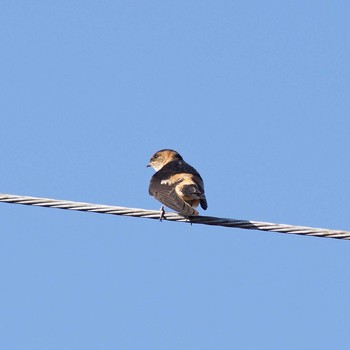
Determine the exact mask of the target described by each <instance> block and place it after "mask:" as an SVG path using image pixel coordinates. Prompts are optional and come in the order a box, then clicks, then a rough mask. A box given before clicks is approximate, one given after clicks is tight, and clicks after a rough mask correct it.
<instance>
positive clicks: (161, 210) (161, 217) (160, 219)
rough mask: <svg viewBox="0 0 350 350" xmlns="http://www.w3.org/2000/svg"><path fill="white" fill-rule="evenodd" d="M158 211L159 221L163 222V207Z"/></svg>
mask: <svg viewBox="0 0 350 350" xmlns="http://www.w3.org/2000/svg"><path fill="white" fill-rule="evenodd" d="M159 211H160V215H159V221H163V219H164V214H165V210H164V205H162V206H161V208H160V209H159Z"/></svg>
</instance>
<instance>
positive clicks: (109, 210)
mask: <svg viewBox="0 0 350 350" xmlns="http://www.w3.org/2000/svg"><path fill="white" fill-rule="evenodd" d="M0 202H4V203H12V204H23V205H33V206H38V207H46V208H57V209H66V210H77V211H86V212H93V213H101V214H111V215H122V216H131V217H138V218H147V219H156V220H159V219H160V211H158V210H146V209H139V208H128V207H120V206H112V205H102V204H94V203H85V202H74V201H66V200H57V199H49V198H39V197H30V196H18V195H12V194H0ZM162 218H163V219H165V220H168V221H177V222H188V223H191V224H202V225H211V226H222V227H230V228H242V229H248V230H259V231H271V232H279V233H289V234H297V235H304V236H314V237H327V238H337V239H346V240H349V239H350V231H343V230H330V229H325V228H314V227H307V226H295V225H286V224H276V223H270V222H260V221H251V220H236V219H229V218H219V217H214V216H191V217H184V216H182V215H179V214H177V213H173V212H167V213H164V215H163V216H162Z"/></svg>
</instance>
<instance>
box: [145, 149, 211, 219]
mask: <svg viewBox="0 0 350 350" xmlns="http://www.w3.org/2000/svg"><path fill="white" fill-rule="evenodd" d="M147 166H148V167H152V168H153V169H154V170H155V171H156V173H155V174H154V175H153V176H152V178H151V182H150V185H149V194H150V195H151V196H153V197H155V198H156V199H158V200H159V201H160V202H161V203H162V204H164V205H166V206H167V207H169V208H171V209H173V210H175V211H177V212H178V213H180V214H182V215H184V216H192V215H198V211H197V210H196V209H195V208H197V207H198V205H199V204H200V205H201V207H202V208H203V209H204V210H206V209H207V207H208V204H207V199H206V198H205V194H204V184H203V180H202V178H201V176H200V175H199V173H198V171H197V170H196V169H195V168H193V167H192V166H191V165H189V164H187V163H186V162H185V161H184V160H183V159H182V157H181V156H180V154H179V153H177V152H176V151H174V150H172V149H162V150H160V151H158V152H156V153H155V154H154V155H153V156H152V157H151V160H150V162H149V163H148V165H147ZM161 210H162V214H161V219H162V216H163V214H164V208H163V207H162V208H161Z"/></svg>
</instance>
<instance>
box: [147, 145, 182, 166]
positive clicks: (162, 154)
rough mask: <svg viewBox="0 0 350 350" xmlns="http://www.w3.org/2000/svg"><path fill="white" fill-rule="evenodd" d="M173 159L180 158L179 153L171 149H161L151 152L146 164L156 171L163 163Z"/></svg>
mask: <svg viewBox="0 0 350 350" xmlns="http://www.w3.org/2000/svg"><path fill="white" fill-rule="evenodd" d="M175 159H179V160H182V157H181V156H180V154H179V153H177V152H176V151H174V150H172V149H162V150H160V151H158V152H156V153H154V154H153V156H152V157H151V160H150V162H149V163H148V164H147V166H148V167H152V168H153V169H154V170H155V171H158V170H160V169H162V168H163V166H164V165H165V164H167V163H169V162H171V161H172V160H175Z"/></svg>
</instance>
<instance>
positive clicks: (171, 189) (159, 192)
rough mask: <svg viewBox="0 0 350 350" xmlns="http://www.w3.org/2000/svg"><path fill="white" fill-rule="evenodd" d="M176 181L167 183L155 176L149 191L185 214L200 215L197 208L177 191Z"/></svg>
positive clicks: (162, 201)
mask: <svg viewBox="0 0 350 350" xmlns="http://www.w3.org/2000/svg"><path fill="white" fill-rule="evenodd" d="M175 187H176V183H173V184H167V183H164V182H163V183H162V181H161V180H160V179H159V178H158V177H156V176H153V177H152V179H151V183H150V185H149V193H150V195H151V196H153V197H155V198H156V199H158V200H159V201H160V202H161V203H163V204H164V205H166V206H167V207H169V208H171V209H173V210H175V211H177V212H178V213H180V214H182V215H184V216H191V215H198V212H197V210H195V209H194V208H192V207H191V206H190V205H189V204H187V203H186V202H185V201H184V200H183V199H182V198H181V197H180V196H179V195H178V194H177V193H176V189H175Z"/></svg>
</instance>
